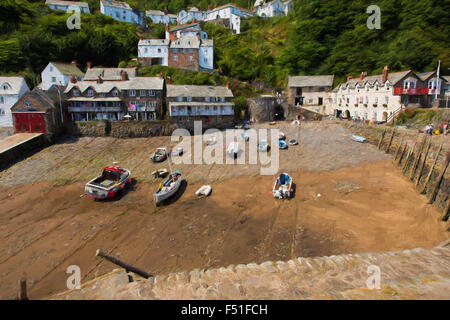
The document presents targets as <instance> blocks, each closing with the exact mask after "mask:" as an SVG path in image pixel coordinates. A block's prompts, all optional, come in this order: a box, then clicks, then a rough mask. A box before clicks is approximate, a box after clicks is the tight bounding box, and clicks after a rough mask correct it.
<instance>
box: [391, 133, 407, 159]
mask: <svg viewBox="0 0 450 320" xmlns="http://www.w3.org/2000/svg"><path fill="white" fill-rule="evenodd" d="M404 138H405V134H403V135H402V138H401V139H400V144H399V145H398V146H397V150H396V151H395V155H394V160H393V161H394V162H395V161H397V157H398V154H399V153H400V150H401V149H402V144H403V139H404Z"/></svg>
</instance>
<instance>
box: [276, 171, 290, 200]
mask: <svg viewBox="0 0 450 320" xmlns="http://www.w3.org/2000/svg"><path fill="white" fill-rule="evenodd" d="M293 192H294V190H293V189H292V178H291V176H290V175H288V174H287V173H282V174H280V176H279V177H278V178H277V179H276V180H275V181H274V183H273V188H272V194H273V196H274V197H275V198H276V199H289V198H290V197H292V195H293Z"/></svg>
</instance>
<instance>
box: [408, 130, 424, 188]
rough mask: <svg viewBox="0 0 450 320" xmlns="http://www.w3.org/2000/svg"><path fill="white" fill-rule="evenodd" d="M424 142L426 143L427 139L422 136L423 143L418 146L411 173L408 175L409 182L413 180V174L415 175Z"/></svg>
mask: <svg viewBox="0 0 450 320" xmlns="http://www.w3.org/2000/svg"><path fill="white" fill-rule="evenodd" d="M426 141H427V137H426V136H424V137H423V141H422V143H421V144H420V147H419V150H417V155H416V157H415V158H414V162H413V165H412V167H411V171H410V173H409V180H411V181H412V180H413V179H414V174H415V173H416V169H417V165H418V164H419V160H420V156H421V155H422V152H423V148H424V147H425V143H426Z"/></svg>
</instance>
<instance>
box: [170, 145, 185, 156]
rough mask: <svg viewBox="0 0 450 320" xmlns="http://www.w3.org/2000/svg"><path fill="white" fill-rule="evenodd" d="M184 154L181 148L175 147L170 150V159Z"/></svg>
mask: <svg viewBox="0 0 450 320" xmlns="http://www.w3.org/2000/svg"><path fill="white" fill-rule="evenodd" d="M183 153H184V149H183V147H177V148H174V149H173V150H172V157H179V156H182V155H183Z"/></svg>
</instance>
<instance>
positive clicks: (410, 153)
mask: <svg viewBox="0 0 450 320" xmlns="http://www.w3.org/2000/svg"><path fill="white" fill-rule="evenodd" d="M416 144H417V141H416V142H414V145H413V147H412V149H411V151H410V152H408V155H407V156H406V161H405V164H404V165H403V174H405V173H406V170H408V162H409V158H410V157H411V155H412V154H414V150H415V149H416Z"/></svg>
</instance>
